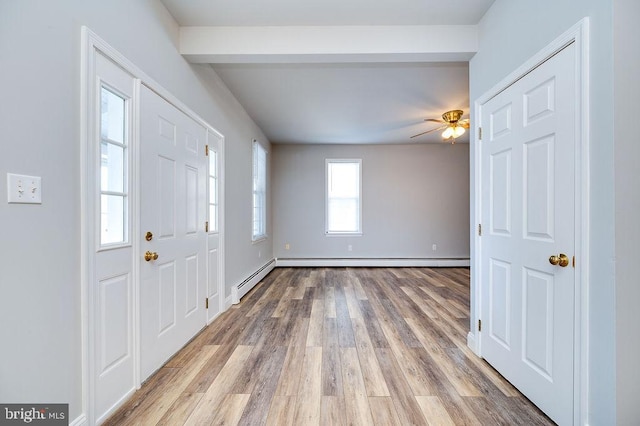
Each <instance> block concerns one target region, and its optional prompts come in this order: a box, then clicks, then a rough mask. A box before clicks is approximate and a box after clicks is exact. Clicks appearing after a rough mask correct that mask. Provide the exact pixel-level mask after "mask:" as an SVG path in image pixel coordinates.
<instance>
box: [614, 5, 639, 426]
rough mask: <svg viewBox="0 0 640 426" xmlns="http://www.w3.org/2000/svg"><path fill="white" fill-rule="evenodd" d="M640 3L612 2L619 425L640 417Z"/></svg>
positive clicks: (635, 421) (631, 423)
mask: <svg viewBox="0 0 640 426" xmlns="http://www.w3.org/2000/svg"><path fill="white" fill-rule="evenodd" d="M638 19H640V2H638V0H615V1H614V2H613V28H614V31H613V39H614V50H613V55H614V60H613V67H614V79H613V84H614V109H615V114H614V132H615V182H616V194H615V195H616V203H615V209H616V212H615V223H616V371H617V374H616V379H617V386H616V398H617V413H616V415H617V422H618V424H619V425H634V424H637V423H638V421H639V420H638V419H640V404H638V395H640V368H638V360H640V332H638V300H640V285H638V282H640V279H639V278H638V259H640V254H639V252H640V249H639V248H638V241H640V227H639V226H638V212H640V173H638V164H640V137H639V136H638V132H637V130H636V129H635V126H633V125H631V126H630V124H631V123H635V122H636V120H637V115H638V114H637V113H638V99H640V44H639V42H640V26H639V25H638Z"/></svg>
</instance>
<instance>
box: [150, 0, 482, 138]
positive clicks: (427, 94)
mask: <svg viewBox="0 0 640 426" xmlns="http://www.w3.org/2000/svg"><path fill="white" fill-rule="evenodd" d="M493 1H494V0H448V1H445V2H443V1H435V0H376V1H375V2H372V1H370V0H303V1H301V0H270V1H269V2H268V4H265V2H263V1H256V0H253V1H249V0H162V2H163V3H164V4H165V5H166V6H167V8H168V9H169V11H170V13H171V14H172V15H173V16H174V17H175V19H176V21H177V22H178V24H179V25H180V26H183V27H187V26H216V27H218V26H225V27H227V26H230V27H234V26H319V25H322V26H336V25H384V26H388V25H394V26H395V25H474V24H476V23H477V22H478V21H479V19H480V18H481V17H482V15H483V14H484V13H485V11H486V10H487V9H488V8H489V7H490V6H491V4H492V3H493ZM265 62H266V61H265ZM212 66H213V67H214V69H215V70H216V72H217V73H218V74H219V75H220V77H221V78H222V80H223V81H224V82H225V84H226V85H227V86H228V87H229V89H230V90H231V92H232V93H233V94H234V95H235V96H236V97H237V98H238V100H239V101H240V103H241V104H242V105H243V106H244V107H245V109H246V110H247V112H248V113H249V115H250V116H251V117H252V118H253V119H254V120H255V121H256V123H257V124H258V125H259V126H260V128H261V129H262V130H263V131H264V133H265V134H266V136H267V137H268V138H269V140H270V141H271V142H273V143H414V142H419V143H430V142H433V143H442V139H441V138H440V136H439V132H434V133H432V134H429V135H425V136H422V137H419V138H415V139H409V137H410V136H411V135H414V134H416V133H420V132H423V131H425V130H428V129H430V128H433V127H437V125H436V126H434V124H435V123H431V124H430V123H425V122H424V121H423V119H424V118H440V115H441V114H442V113H443V112H444V111H447V110H449V109H463V110H464V111H465V113H468V111H469V85H468V63H467V62H458V63H451V62H442V63H434V62H414V63H406V62H386V63H376V62H367V63H364V62H363V63H340V64H339V63H297V64H290V63H289V64H277V63H276V64H269V63H249V64H247V63H227V64H220V63H216V64H212ZM468 140H469V139H468V135H465V136H463V137H462V138H460V139H459V140H458V141H459V142H468Z"/></svg>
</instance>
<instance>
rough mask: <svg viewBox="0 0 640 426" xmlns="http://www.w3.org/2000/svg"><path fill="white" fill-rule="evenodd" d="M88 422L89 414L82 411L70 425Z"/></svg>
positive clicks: (74, 425)
mask: <svg viewBox="0 0 640 426" xmlns="http://www.w3.org/2000/svg"><path fill="white" fill-rule="evenodd" d="M86 424H87V415H86V414H84V413H82V414H80V415H79V416H78V417H76V419H75V420H74V421H72V422H71V423H69V426H84V425H86Z"/></svg>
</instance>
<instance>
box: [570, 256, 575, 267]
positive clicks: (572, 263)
mask: <svg viewBox="0 0 640 426" xmlns="http://www.w3.org/2000/svg"><path fill="white" fill-rule="evenodd" d="M571 266H573V267H574V268H575V267H576V257H575V256H573V259H572V260H571Z"/></svg>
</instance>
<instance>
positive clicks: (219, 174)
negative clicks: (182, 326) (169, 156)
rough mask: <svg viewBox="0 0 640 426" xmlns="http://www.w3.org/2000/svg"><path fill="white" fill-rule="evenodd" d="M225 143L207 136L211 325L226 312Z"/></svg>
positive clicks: (209, 303) (208, 318)
mask: <svg viewBox="0 0 640 426" xmlns="http://www.w3.org/2000/svg"><path fill="white" fill-rule="evenodd" d="M223 145H224V139H223V138H222V136H221V135H219V134H217V133H214V132H212V131H210V130H209V131H208V132H207V146H208V147H209V148H208V154H209V182H208V185H209V212H208V213H209V223H208V225H209V226H208V228H209V235H208V237H207V240H208V241H207V250H208V253H209V255H208V256H209V257H208V267H209V270H208V286H207V305H208V307H209V309H207V323H210V322H211V321H213V320H214V319H215V318H216V317H217V316H218V315H220V313H221V312H222V310H223V309H224V306H223V304H224V282H223V278H222V277H223V276H224V274H223V270H222V268H223V259H222V250H221V249H222V232H221V230H222V228H223V226H222V225H223V215H222V213H223V210H222V205H223V201H224V193H223V191H222V188H223V184H222V183H223V176H224V167H223V165H224V162H223V160H224V155H223V148H224V146H223Z"/></svg>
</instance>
